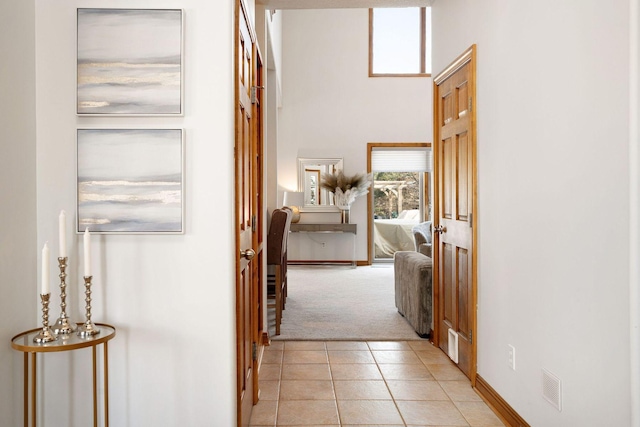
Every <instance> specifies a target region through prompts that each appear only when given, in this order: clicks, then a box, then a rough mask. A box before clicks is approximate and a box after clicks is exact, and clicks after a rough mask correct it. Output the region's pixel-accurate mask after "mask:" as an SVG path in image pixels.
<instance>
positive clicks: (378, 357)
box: [250, 341, 504, 427]
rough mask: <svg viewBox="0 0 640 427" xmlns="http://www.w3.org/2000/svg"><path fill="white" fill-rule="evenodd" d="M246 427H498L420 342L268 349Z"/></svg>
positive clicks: (452, 370)
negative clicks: (254, 401) (248, 425)
mask: <svg viewBox="0 0 640 427" xmlns="http://www.w3.org/2000/svg"><path fill="white" fill-rule="evenodd" d="M250 425H251V426H270V427H273V426H359V427H363V426H370V427H371V426H394V427H395V426H411V427H421V426H483V427H495V426H504V424H503V423H502V422H501V421H500V419H499V418H498V417H497V416H496V415H495V414H494V413H493V411H491V409H489V407H488V406H487V405H486V404H485V403H484V401H483V400H482V399H481V398H480V396H478V395H477V394H476V392H475V391H474V390H473V389H472V388H471V385H470V383H469V380H468V379H467V377H465V376H464V374H463V373H462V372H461V371H460V370H459V369H458V368H457V367H456V366H455V365H454V364H453V363H452V362H451V361H450V360H449V358H448V357H447V356H446V355H445V354H444V353H443V352H442V351H441V350H439V349H438V348H436V347H434V346H433V345H432V344H431V343H429V342H427V341H384V342H361V341H326V342H322V341H274V342H272V344H271V346H269V347H266V349H265V353H264V357H263V360H262V366H261V369H260V401H259V402H258V404H257V405H256V406H255V407H254V408H253V414H252V416H251V422H250Z"/></svg>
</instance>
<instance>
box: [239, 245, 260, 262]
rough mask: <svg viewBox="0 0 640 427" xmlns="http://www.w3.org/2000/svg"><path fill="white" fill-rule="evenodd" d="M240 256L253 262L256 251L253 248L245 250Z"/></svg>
mask: <svg viewBox="0 0 640 427" xmlns="http://www.w3.org/2000/svg"><path fill="white" fill-rule="evenodd" d="M240 256H241V257H242V258H245V259H247V260H249V261H251V260H252V259H253V257H254V256H256V251H254V250H253V249H251V248H249V249H245V250H244V251H240Z"/></svg>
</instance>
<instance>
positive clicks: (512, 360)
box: [507, 344, 516, 371]
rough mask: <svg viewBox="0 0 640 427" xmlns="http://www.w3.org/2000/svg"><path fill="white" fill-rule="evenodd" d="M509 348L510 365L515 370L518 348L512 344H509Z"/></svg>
mask: <svg viewBox="0 0 640 427" xmlns="http://www.w3.org/2000/svg"><path fill="white" fill-rule="evenodd" d="M507 348H508V349H509V367H510V368H511V369H513V370H514V371H515V370H516V348H515V347H514V346H512V345H511V344H509V345H507Z"/></svg>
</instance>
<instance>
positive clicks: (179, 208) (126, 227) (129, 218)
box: [76, 129, 184, 234]
mask: <svg viewBox="0 0 640 427" xmlns="http://www.w3.org/2000/svg"><path fill="white" fill-rule="evenodd" d="M183 165H184V132H183V130H182V129H78V131H77V215H76V217H77V228H76V231H77V232H78V233H81V232H83V231H84V230H85V229H86V228H88V229H89V231H91V232H92V233H119V234H142V233H144V234H158V233H160V234H182V233H184V168H183Z"/></svg>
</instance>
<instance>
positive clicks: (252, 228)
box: [251, 215, 258, 232]
mask: <svg viewBox="0 0 640 427" xmlns="http://www.w3.org/2000/svg"><path fill="white" fill-rule="evenodd" d="M257 222H258V219H257V218H256V216H255V215H253V216H252V217H251V231H253V232H255V231H256V223H257Z"/></svg>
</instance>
